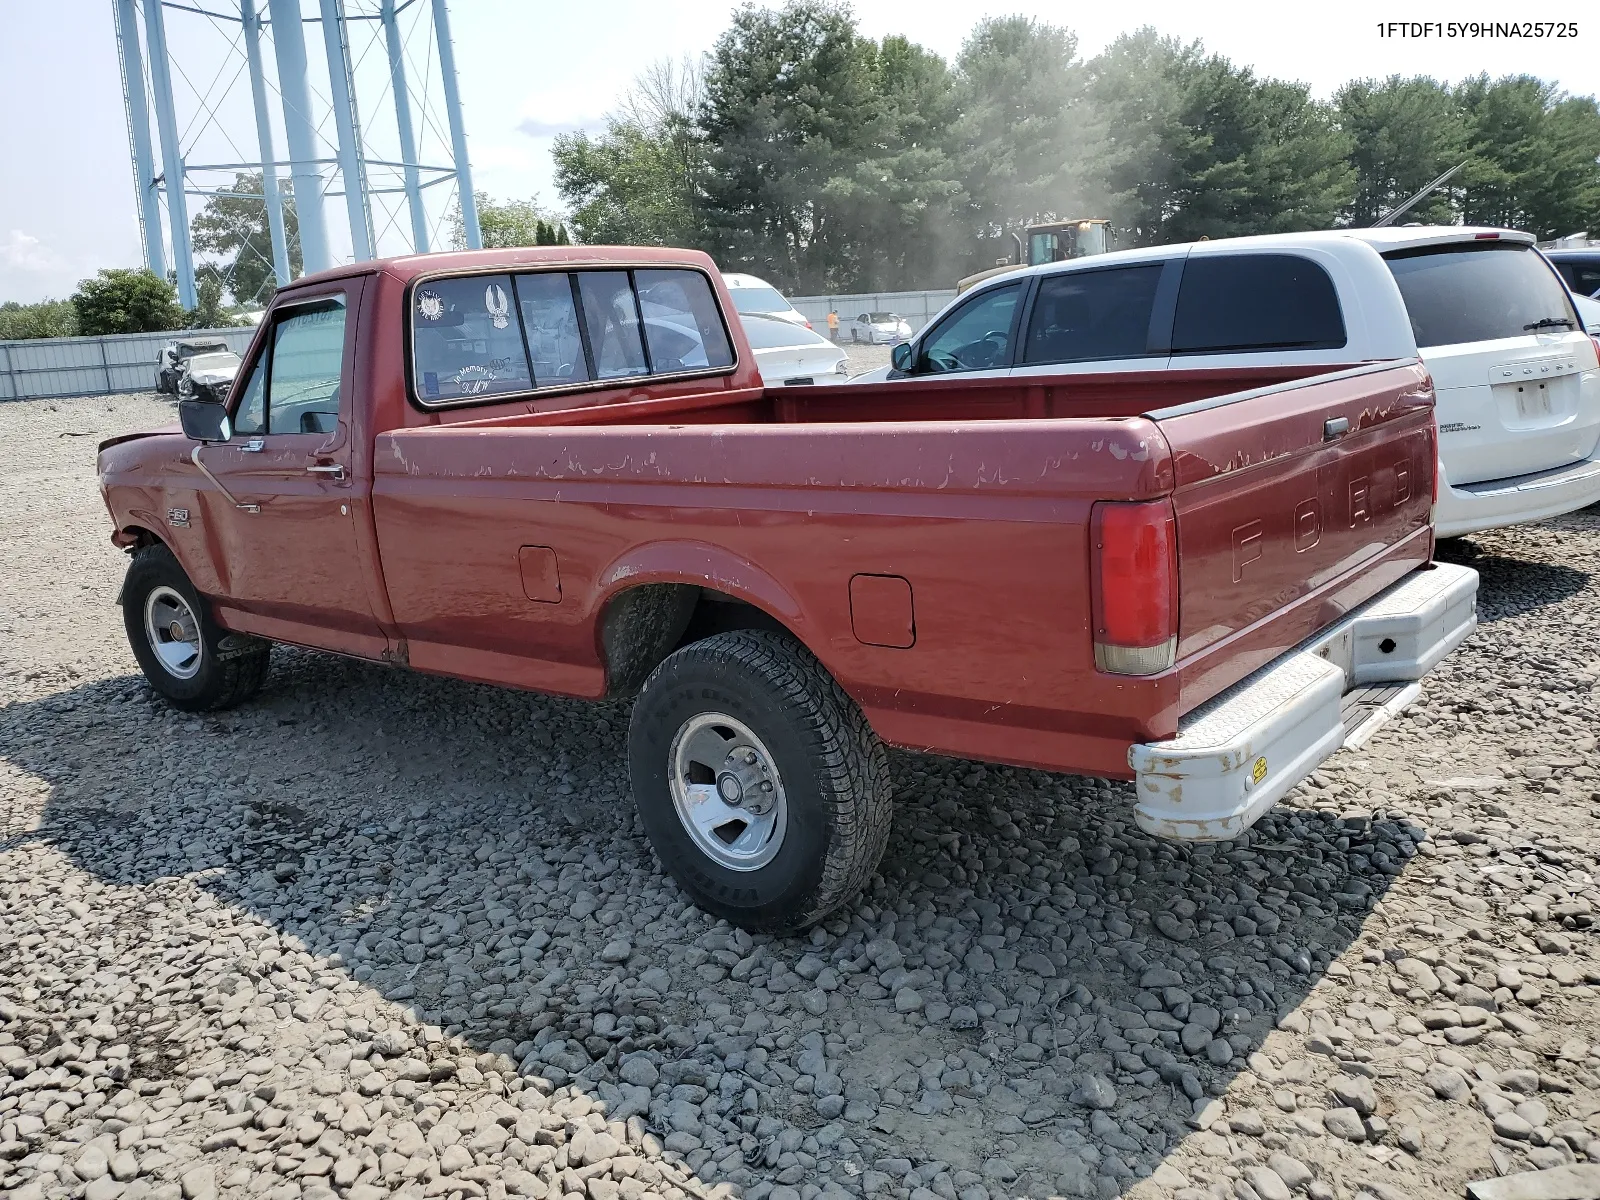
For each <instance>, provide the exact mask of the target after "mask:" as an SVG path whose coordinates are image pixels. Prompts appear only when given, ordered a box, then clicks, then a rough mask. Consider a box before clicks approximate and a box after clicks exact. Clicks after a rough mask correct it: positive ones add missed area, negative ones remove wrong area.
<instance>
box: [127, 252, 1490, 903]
mask: <svg viewBox="0 0 1600 1200" xmlns="http://www.w3.org/2000/svg"><path fill="white" fill-rule="evenodd" d="M579 253H581V257H578V254H579ZM640 296H645V297H648V300H647V302H648V303H649V304H651V305H652V306H654V308H655V314H656V315H655V316H653V317H652V318H650V319H649V320H648V321H647V320H644V319H642V318H641V315H640V312H639V305H638V300H637V298H638V297H640ZM674 297H676V300H674ZM673 303H677V304H679V305H681V309H680V310H679V311H678V312H677V313H676V314H675V315H674V316H673V319H670V320H669V319H668V316H667V313H666V310H668V309H669V308H670V307H671V305H672V304H673ZM1395 319H1396V320H1398V319H1400V318H1399V313H1398V309H1396V314H1395ZM687 330H693V331H694V337H693V340H694V341H695V342H696V347H695V348H694V350H693V352H692V353H689V352H687V351H685V350H683V349H682V348H681V347H679V346H677V345H676V344H671V345H668V346H664V347H660V348H659V349H658V337H659V336H661V335H663V334H664V335H666V337H667V341H668V342H669V343H672V339H673V338H675V337H678V336H682V335H684V334H685V331H687ZM574 331H576V333H577V334H578V335H579V336H578V337H577V339H576V342H577V349H576V351H575V352H572V351H570V347H571V344H572V343H571V341H570V340H569V337H570V335H571V334H572V333H573V332H574ZM941 344H942V343H941ZM691 360H693V361H695V362H699V363H702V364H703V365H700V366H692V367H691V366H686V365H685V364H686V363H688V362H689V361H691ZM1075 383H1076V380H1075V377H1074V376H1072V375H1071V374H1069V373H1062V372H1051V371H1040V372H1038V373H1036V374H1033V375H1031V376H1028V377H1025V378H1019V379H1010V378H1006V377H1004V376H991V377H988V378H977V377H972V376H963V375H959V374H956V375H949V376H943V375H941V376H928V377H922V378H917V379H914V380H911V381H909V382H906V383H895V384H880V385H878V386H876V387H850V388H833V387H830V388H818V387H767V386H765V385H764V384H763V382H762V379H761V375H760V373H759V371H758V369H757V365H756V359H755V357H754V355H753V353H752V350H751V346H750V341H749V338H748V336H747V334H746V332H745V326H744V324H742V323H741V322H740V321H739V320H738V319H735V316H734V308H733V300H732V297H731V295H730V294H729V289H728V288H727V287H726V286H725V285H724V283H723V282H722V280H721V277H720V276H719V275H718V274H717V272H716V269H715V267H714V266H713V264H712V262H711V260H710V259H709V258H707V257H706V256H705V255H704V254H700V253H696V252H693V251H682V250H668V249H660V248H649V249H635V248H619V247H584V248H582V249H581V251H580V252H575V251H574V250H573V249H572V248H569V247H559V248H556V247H537V248H524V249H512V250H482V251H468V252H460V253H451V254H434V255H408V256H406V257H403V258H396V259H388V260H380V261H376V262H361V263H356V264H352V265H347V266H342V267H338V268H335V269H333V270H331V271H324V272H322V273H320V274H316V275H311V276H307V277H306V278H303V279H300V280H296V281H295V282H294V283H292V284H290V285H288V286H286V287H284V288H282V289H280V290H279V291H278V292H277V294H276V295H275V296H274V298H273V301H272V306H271V308H270V310H269V312H268V315H267V319H266V320H265V321H264V322H263V325H262V327H261V330H260V331H259V333H258V334H257V336H256V337H255V339H254V341H253V343H252V345H251V347H250V349H249V351H248V352H247V353H246V355H245V360H244V365H243V367H242V369H241V371H240V373H239V380H238V382H237V383H236V384H235V386H234V387H233V388H232V389H231V390H230V392H229V395H228V398H227V401H226V403H224V404H216V403H206V402H203V401H199V400H188V401H184V402H183V403H181V404H180V405H179V412H180V417H181V420H182V431H181V432H179V431H155V432H150V433H143V434H139V433H130V434H125V435H121V436H118V437H113V438H110V439H108V440H106V441H104V442H102V443H101V446H100V456H99V477H100V485H101V488H102V490H103V493H104V496H105V500H106V504H107V508H108V511H109V513H110V515H111V518H112V522H113V540H114V541H115V542H116V544H117V545H119V546H122V547H123V548H125V549H127V550H128V551H130V552H131V554H132V556H133V557H132V562H131V563H130V565H129V568H128V573H127V576H126V579H125V582H124V585H123V589H122V593H121V603H122V611H123V619H124V623H125V626H126V630H127V635H128V638H129V641H130V643H131V645H132V647H133V652H134V654H135V656H136V657H137V659H138V662H139V665H140V668H141V670H142V671H143V672H144V674H145V677H146V678H147V679H148V680H149V681H150V684H151V686H152V687H153V688H154V689H155V690H156V692H157V693H158V694H159V695H161V696H162V697H165V698H166V700H167V701H168V702H169V703H170V704H172V705H173V706H174V707H176V708H178V709H181V710H185V711H199V710H208V709H219V708H226V707H228V706H230V705H236V704H239V703H241V702H243V701H245V700H246V699H248V698H249V697H250V696H251V694H252V693H254V692H255V691H256V690H257V689H258V688H259V687H260V686H261V683H262V681H263V679H265V677H266V671H267V661H268V655H269V651H270V647H271V644H272V643H273V642H286V643H292V644H295V645H300V646H308V647H314V648H317V649H321V650H328V651H333V652H335V653H339V654H346V655H352V656H355V657H358V658H363V659H368V660H371V661H374V662H383V663H388V664H393V665H396V666H409V667H410V668H412V669H414V670H419V671H425V672H431V673H435V674H442V675H449V676H454V677H457V678H462V679H471V680H477V681H479V682H486V683H496V684H502V685H506V686H510V687H518V688H532V689H538V690H541V691H547V692H555V693H560V694H564V695H568V696H576V697H588V698H592V699H600V698H603V697H619V696H635V697H636V699H635V701H634V704H633V707H632V709H631V715H630V717H629V731H628V750H627V754H628V765H629V770H630V774H631V779H632V785H633V794H634V800H635V803H636V804H637V806H638V811H639V814H640V817H641V821H642V824H643V827H644V829H645V831H646V833H647V834H648V836H649V838H650V841H651V843H652V845H653V846H654V847H655V850H656V852H657V854H658V855H659V856H660V859H661V861H662V863H663V864H664V866H665V867H666V868H667V869H668V870H669V871H671V872H672V874H673V875H674V877H675V878H676V879H677V880H678V881H679V883H680V884H681V885H682V886H683V888H684V889H686V891H687V892H688V893H689V894H690V895H691V896H693V897H694V899H695V900H696V901H697V902H698V903H699V904H701V905H702V906H703V907H704V908H705V909H706V910H708V911H709V912H711V913H715V914H717V915H718V916H719V917H724V918H726V919H728V920H729V921H733V922H737V923H738V924H740V925H742V926H744V927H746V928H750V929H796V928H804V927H805V926H807V925H809V924H811V923H813V922H815V921H818V920H820V919H822V917H824V916H825V915H826V914H827V913H828V912H830V911H831V910H833V909H834V908H836V907H837V906H839V905H841V904H843V903H844V902H846V901H847V900H848V899H849V898H850V897H851V896H852V895H853V894H854V893H855V892H856V891H857V889H859V888H860V887H861V886H862V884H863V883H864V882H865V881H866V880H867V879H869V878H870V877H871V876H872V873H873V872H874V870H875V869H876V867H877V864H878V859H879V856H880V855H881V853H882V851H883V847H884V843H885V841H886V839H887V837H888V832H889V825H890V804H891V780H890V775H889V766H888V760H887V758H886V756H885V753H884V746H885V745H886V744H887V745H893V746H901V747H907V748H910V749H914V750H919V751H932V752H935V753H940V754H946V755H959V756H968V757H979V758H984V759H989V760H993V761H998V762H1006V763H1014V764H1019V765H1022V766H1027V767H1035V768H1042V769H1045V770H1054V771H1072V772H1079V773H1083V774H1089V775H1098V776H1111V777H1114V778H1121V779H1132V780H1134V781H1135V789H1134V797H1135V799H1134V801H1133V815H1134V817H1135V819H1136V820H1137V821H1138V823H1139V824H1140V825H1141V826H1142V827H1144V828H1145V829H1147V830H1151V831H1153V832H1155V833H1157V834H1161V835H1164V836H1168V837H1175V838H1182V839H1198V840H1215V839H1226V838H1232V837H1234V836H1236V835H1237V834H1238V833H1239V832H1240V831H1241V830H1243V829H1244V828H1246V827H1247V826H1249V825H1250V824H1251V823H1252V822H1254V821H1255V820H1256V819H1257V818H1258V817H1259V816H1260V815H1261V813H1262V812H1264V811H1265V810H1266V809H1267V808H1268V807H1269V806H1270V805H1272V804H1274V803H1275V802H1276V801H1277V800H1278V799H1279V798H1280V797H1281V796H1283V795H1284V793H1285V792H1286V791H1288V789H1289V788H1291V787H1292V786H1294V784H1295V783H1297V782H1298V781H1300V780H1301V779H1303V778H1305V776H1306V775H1307V773H1308V772H1310V771H1311V770H1312V769H1313V768H1314V767H1316V765H1317V764H1318V763H1319V762H1321V761H1322V760H1323V759H1324V758H1326V757H1327V756H1328V755H1329V754H1331V753H1333V752H1334V751H1335V750H1337V749H1338V748H1339V747H1340V746H1341V745H1343V744H1345V743H1346V742H1347V741H1350V742H1359V741H1360V740H1361V739H1364V738H1365V737H1367V736H1369V735H1370V733H1371V732H1372V730H1374V729H1375V728H1377V727H1378V726H1379V725H1381V724H1382V723H1383V722H1384V721H1385V720H1387V719H1388V718H1389V717H1390V716H1392V715H1393V714H1394V713H1396V712H1398V711H1400V710H1401V709H1403V708H1404V707H1405V706H1406V705H1407V704H1409V703H1410V702H1411V700H1412V699H1413V698H1414V697H1415V696H1416V695H1417V694H1418V690H1419V685H1418V680H1420V679H1421V678H1422V677H1423V676H1424V675H1426V674H1427V672H1428V671H1430V670H1431V669H1432V668H1433V667H1434V665H1435V664H1437V663H1438V662H1439V660H1440V659H1441V658H1442V657H1443V656H1444V655H1445V654H1447V653H1448V652H1449V651H1450V650H1451V649H1452V648H1453V647H1454V646H1455V645H1457V644H1458V643H1459V642H1460V641H1461V640H1462V639H1463V638H1464V637H1466V636H1467V635H1468V633H1470V631H1471V630H1472V628H1473V627H1474V624H1475V620H1476V618H1475V597H1476V589H1477V576H1476V575H1475V573H1474V572H1472V571H1471V570H1470V569H1467V568H1464V567H1460V566H1453V565H1449V564H1432V563H1430V558H1431V555H1432V548H1433V532H1432V530H1431V529H1430V528H1429V525H1428V513H1429V506H1430V491H1431V489H1430V486H1429V484H1430V481H1431V478H1432V474H1433V470H1434V461H1435V454H1436V444H1437V435H1436V431H1435V425H1434V412H1433V391H1432V389H1431V388H1430V386H1429V383H1428V377H1427V373H1426V371H1425V370H1424V369H1423V367H1422V366H1421V365H1420V364H1418V363H1417V362H1416V360H1415V358H1414V357H1402V358H1400V359H1398V360H1390V361H1384V362H1371V363H1366V364H1363V365H1361V366H1359V367H1356V368H1353V369H1342V370H1336V371H1333V372H1331V373H1328V372H1325V371H1324V370H1323V368H1322V367H1321V366H1319V365H1316V364H1300V365H1292V366H1290V365H1284V364H1282V363H1279V364H1276V365H1269V366H1255V367H1243V368H1238V369H1232V370H1229V369H1221V370H1215V371H1211V372H1207V373H1205V374H1204V376H1203V378H1200V379H1196V378H1192V377H1185V376H1184V375H1183V374H1182V373H1178V372H1163V371H1141V372H1136V373H1132V374H1129V375H1125V376H1122V377H1120V378H1117V379H1105V380H1100V381H1097V386H1096V388H1095V389H1094V391H1093V392H1092V393H1085V394H1079V392H1078V391H1077V389H1076V388H1075V386H1074V385H1075ZM307 417H311V418H313V419H312V420H311V421H310V422H309V423H308V421H307V419H306V418H307ZM510 736H511V738H512V740H513V742H515V741H516V735H515V733H513V734H511V735H510ZM518 744H520V743H518ZM195 769H196V770H200V769H201V768H200V767H199V766H197V767H196V768H195Z"/></svg>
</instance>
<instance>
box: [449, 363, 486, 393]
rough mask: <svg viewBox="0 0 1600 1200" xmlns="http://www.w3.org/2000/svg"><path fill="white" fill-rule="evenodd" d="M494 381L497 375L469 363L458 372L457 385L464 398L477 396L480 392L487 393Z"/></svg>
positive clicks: (483, 367)
mask: <svg viewBox="0 0 1600 1200" xmlns="http://www.w3.org/2000/svg"><path fill="white" fill-rule="evenodd" d="M494 379H495V374H494V372H493V371H491V370H490V369H489V368H488V367H485V366H480V365H478V364H477V363H468V364H467V365H466V366H464V367H462V368H461V370H459V371H457V372H456V378H455V384H456V386H457V387H458V388H460V389H461V394H462V395H463V396H476V395H477V394H478V393H479V392H483V391H487V390H488V387H489V385H490V384H491V383H493V382H494Z"/></svg>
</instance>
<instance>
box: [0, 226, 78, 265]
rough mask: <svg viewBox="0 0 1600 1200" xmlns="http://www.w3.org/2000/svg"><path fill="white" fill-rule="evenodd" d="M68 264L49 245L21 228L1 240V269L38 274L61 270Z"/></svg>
mask: <svg viewBox="0 0 1600 1200" xmlns="http://www.w3.org/2000/svg"><path fill="white" fill-rule="evenodd" d="M66 265H67V263H66V260H65V259H63V258H62V257H61V256H60V255H59V254H57V253H56V252H55V251H54V250H52V249H50V247H49V246H46V245H45V244H44V243H43V242H42V241H40V240H39V239H38V238H36V237H33V236H31V235H29V234H26V233H23V232H22V230H20V229H13V230H12V231H11V232H10V233H9V234H8V235H7V236H6V238H5V240H4V241H0V269H4V270H7V271H18V272H26V273H28V274H30V275H38V274H45V273H48V272H51V271H59V270H61V269H62V268H64V267H65V266H66Z"/></svg>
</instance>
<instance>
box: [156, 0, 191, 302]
mask: <svg viewBox="0 0 1600 1200" xmlns="http://www.w3.org/2000/svg"><path fill="white" fill-rule="evenodd" d="M161 7H162V6H161V0H146V3H145V6H144V35H145V39H146V40H147V41H148V42H149V43H150V89H151V91H153V92H154V93H155V102H156V132H157V133H158V134H159V135H160V137H161V174H162V176H163V177H164V179H165V180H166V185H167V220H168V222H169V223H170V225H171V227H172V261H173V265H174V266H175V267H176V268H177V271H178V303H179V304H181V305H183V307H184V308H194V307H195V294H194V251H193V250H191V249H190V246H189V198H188V195H187V194H186V193H185V191H184V186H185V175H184V169H183V146H182V144H181V143H180V142H179V141H178V117H177V113H176V112H175V111H174V109H173V107H172V71H171V69H170V67H169V65H168V64H169V62H170V60H169V59H168V57H167V25H166V17H165V16H164V15H163V13H162V11H161ZM158 228H159V227H158Z"/></svg>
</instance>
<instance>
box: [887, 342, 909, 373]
mask: <svg viewBox="0 0 1600 1200" xmlns="http://www.w3.org/2000/svg"><path fill="white" fill-rule="evenodd" d="M889 362H890V364H891V365H892V366H893V367H894V369H895V370H896V371H900V372H902V373H903V374H907V375H909V374H910V373H911V364H912V362H913V356H912V353H911V343H910V342H899V343H897V344H896V345H895V348H894V349H893V350H891V351H889Z"/></svg>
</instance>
